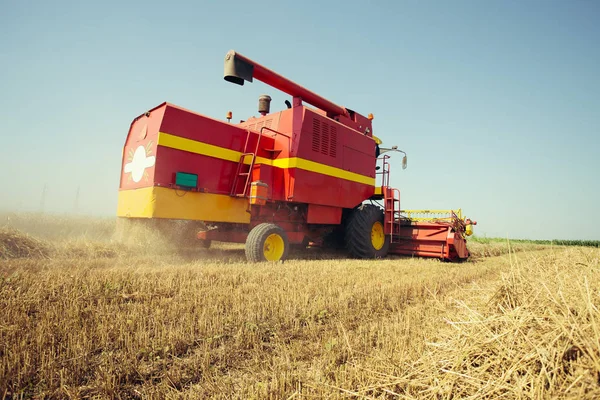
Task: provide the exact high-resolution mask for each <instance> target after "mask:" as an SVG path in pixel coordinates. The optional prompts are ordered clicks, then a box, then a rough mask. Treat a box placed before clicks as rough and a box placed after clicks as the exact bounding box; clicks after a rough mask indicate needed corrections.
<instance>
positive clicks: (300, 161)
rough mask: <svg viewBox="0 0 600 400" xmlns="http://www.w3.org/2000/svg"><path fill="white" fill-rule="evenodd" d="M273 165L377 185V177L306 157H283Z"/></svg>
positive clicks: (273, 162)
mask: <svg viewBox="0 0 600 400" xmlns="http://www.w3.org/2000/svg"><path fill="white" fill-rule="evenodd" d="M272 165H273V166H274V167H277V168H298V169H303V170H305V171H311V172H317V173H319V174H323V175H329V176H333V177H334V178H341V179H346V180H348V181H353V182H358V183H364V184H365V185H372V186H374V185H375V178H371V177H370V176H365V175H360V174H356V173H354V172H350V171H344V170H343V169H340V168H336V167H332V166H330V165H325V164H320V163H317V162H314V161H310V160H305V159H304V158H298V157H293V158H282V159H280V160H272Z"/></svg>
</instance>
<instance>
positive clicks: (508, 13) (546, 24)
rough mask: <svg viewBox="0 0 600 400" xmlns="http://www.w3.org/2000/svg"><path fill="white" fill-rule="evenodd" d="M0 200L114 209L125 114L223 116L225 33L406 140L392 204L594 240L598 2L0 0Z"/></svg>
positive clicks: (248, 109)
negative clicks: (157, 111) (162, 109)
mask: <svg viewBox="0 0 600 400" xmlns="http://www.w3.org/2000/svg"><path fill="white" fill-rule="evenodd" d="M0 9H1V11H0V61H1V62H0V120H1V121H2V128H1V129H2V130H1V132H2V133H1V138H2V141H1V143H0V209H4V210H18V211H38V210H39V209H40V207H41V199H42V192H43V188H44V186H45V185H46V188H47V189H46V195H45V200H44V209H45V211H48V212H59V213H63V212H72V211H73V209H74V207H75V205H74V204H75V199H76V193H77V189H78V188H80V189H79V191H80V194H79V203H78V210H79V212H81V213H86V214H91V215H114V214H115V211H116V199H117V189H118V185H119V174H120V157H121V148H122V146H123V143H124V140H125V137H126V135H127V130H128V128H129V124H130V123H131V120H132V119H133V118H134V117H136V116H137V115H139V114H141V113H143V112H144V111H146V110H147V109H150V108H152V107H154V106H156V105H158V104H160V103H161V102H163V101H169V102H172V103H175V104H177V105H180V106H182V107H185V108H188V109H192V110H194V111H197V112H200V113H202V114H205V115H208V116H212V117H216V118H224V117H225V113H226V112H227V111H228V110H233V112H234V120H239V119H246V118H247V117H248V116H250V115H254V114H256V104H257V98H258V96H259V95H260V94H263V93H267V94H270V95H271V96H272V97H273V103H272V109H273V110H278V109H282V108H284V107H285V106H284V104H283V102H284V100H286V99H288V98H289V97H288V96H287V95H284V94H283V93H280V92H277V91H275V90H274V89H271V88H269V87H267V86H265V85H264V84H262V83H260V82H255V83H253V84H247V85H245V86H243V87H239V86H235V85H232V84H229V83H227V82H225V81H224V80H223V78H222V76H223V59H224V56H225V54H226V52H227V51H228V50H230V49H235V50H237V51H239V52H240V53H242V54H244V55H246V56H248V57H250V58H252V59H254V60H256V61H258V62H260V63H262V64H263V65H266V66H267V67H269V68H271V69H273V70H275V71H277V72H279V73H281V74H282V75H284V76H287V77H289V78H290V79H292V80H294V81H296V82H298V83H300V84H302V85H304V86H306V87H308V88H309V89H312V90H314V91H316V92H317V93H319V94H321V95H323V96H325V97H327V98H329V99H331V100H332V101H334V102H336V103H338V104H342V105H345V106H347V107H349V108H352V109H354V110H356V111H358V112H360V113H362V114H368V113H374V114H375V120H374V133H375V134H376V135H377V136H379V137H380V138H382V139H383V141H384V144H385V145H398V146H399V147H400V148H401V149H403V150H405V151H406V152H407V153H408V160H409V166H408V169H406V170H404V171H402V170H401V168H400V157H397V159H396V162H395V164H394V165H393V177H392V184H393V185H394V186H396V187H399V188H400V190H401V192H402V207H403V208H459V207H462V208H463V211H464V212H465V213H466V214H467V215H468V216H471V217H472V218H474V219H476V220H478V222H479V225H478V227H477V229H476V233H478V234H481V235H487V236H501V237H506V236H509V237H513V238H538V239H551V238H564V239H600V211H599V209H598V207H597V206H598V205H600V179H599V175H600V157H599V156H598V152H599V151H600V72H599V71H600V23H598V21H600V2H599V1H595V0H568V1H567V0H564V1H555V0H527V1H522V0H518V1H516V0H515V1H511V0H497V1H491V0H490V1H480V0H473V1H462V0H452V1H446V0H439V1H433V0H431V1H389V2H385V1H373V2H371V4H369V2H366V1H314V2H313V1H269V2H260V1H226V2H217V1H210V2H209V1H185V2H176V1H171V2H169V1H160V2H154V1H148V0H145V1H139V2H135V1H72V2H64V1H54V2H50V1H17V0H0Z"/></svg>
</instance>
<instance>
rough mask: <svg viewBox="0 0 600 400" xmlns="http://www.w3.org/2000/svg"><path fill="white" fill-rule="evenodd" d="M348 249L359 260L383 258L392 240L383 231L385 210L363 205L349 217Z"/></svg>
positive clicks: (347, 226) (346, 240)
mask: <svg viewBox="0 0 600 400" xmlns="http://www.w3.org/2000/svg"><path fill="white" fill-rule="evenodd" d="M345 242H346V249H347V250H348V251H349V252H350V254H351V255H352V256H353V257H357V258H382V257H385V256H386V255H387V253H388V250H389V248H390V238H389V236H387V235H385V233H384V229H383V210H381V209H380V208H379V207H377V206H374V205H372V204H362V205H360V206H359V207H357V208H355V209H354V210H353V211H352V213H351V214H350V216H349V217H348V223H347V225H346V233H345Z"/></svg>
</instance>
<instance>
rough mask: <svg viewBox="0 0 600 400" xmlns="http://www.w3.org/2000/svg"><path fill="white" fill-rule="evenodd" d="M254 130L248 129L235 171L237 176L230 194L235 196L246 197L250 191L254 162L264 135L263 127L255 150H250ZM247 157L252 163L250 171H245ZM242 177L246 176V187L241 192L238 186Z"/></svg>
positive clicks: (249, 167)
mask: <svg viewBox="0 0 600 400" xmlns="http://www.w3.org/2000/svg"><path fill="white" fill-rule="evenodd" d="M252 133H253V132H252V131H251V130H249V129H248V130H247V133H246V143H245V144H244V152H243V153H242V154H241V155H240V160H239V161H238V166H237V169H236V171H235V177H234V178H233V184H232V185H231V193H230V196H234V197H246V192H247V191H248V185H249V184H250V179H251V176H252V169H253V168H254V163H255V162H256V153H258V148H259V146H260V138H261V137H262V129H261V130H260V132H259V133H258V139H257V140H256V148H255V149H254V152H249V151H248V143H249V142H250V135H251V134H252ZM246 157H251V158H250V165H249V166H248V171H244V165H245V164H246ZM240 177H245V181H244V188H243V189H242V191H241V192H237V190H236V189H237V186H238V183H239V181H240Z"/></svg>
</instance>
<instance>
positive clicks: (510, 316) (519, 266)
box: [0, 239, 600, 399]
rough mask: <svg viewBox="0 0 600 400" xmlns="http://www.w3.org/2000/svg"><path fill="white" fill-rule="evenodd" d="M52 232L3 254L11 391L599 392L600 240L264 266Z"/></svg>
mask: <svg viewBox="0 0 600 400" xmlns="http://www.w3.org/2000/svg"><path fill="white" fill-rule="evenodd" d="M39 243H41V245H42V246H43V247H44V248H46V249H50V250H49V251H48V252H47V253H46V255H45V256H44V257H43V258H40V257H37V258H35V257H32V256H28V257H21V258H10V259H5V260H4V261H0V310H1V312H2V316H3V318H2V320H0V388H1V389H2V392H1V394H2V395H5V396H8V397H9V398H17V397H24V398H27V397H37V398H43V397H45V398H83V397H94V398H157V399H158V398H190V399H191V398H207V397H210V398H289V397H294V398H323V397H327V398H331V397H333V398H340V397H352V396H357V397H360V398H394V397H401V398H452V397H455V398H462V397H469V396H471V397H474V398H482V397H488V398H495V397H499V396H504V397H508V398H546V397H581V396H588V397H590V398H592V396H593V395H597V394H598V393H599V392H598V382H597V379H598V378H597V374H598V371H600V365H599V364H598V358H599V356H598V353H597V347H598V340H599V339H600V336H599V335H598V334H597V333H596V332H599V331H600V329H599V328H600V326H598V322H597V321H598V317H599V316H598V315H597V309H596V308H595V307H596V306H597V304H598V297H599V296H600V294H599V293H598V290H597V288H596V287H595V286H594V284H595V282H597V281H598V278H600V277H599V276H597V274H598V259H599V252H598V250H589V249H588V250H580V249H578V248H572V249H564V248H546V249H544V250H541V251H528V250H531V249H533V248H534V247H530V248H527V249H525V248H521V249H520V250H522V251H521V252H519V253H516V254H513V253H506V252H507V251H508V249H509V248H508V247H505V248H504V250H503V251H504V252H505V253H506V254H504V255H501V256H497V257H483V256H485V255H487V254H486V253H485V251H489V252H490V253H489V254H491V252H492V251H494V252H498V253H499V252H501V250H496V249H495V248H494V250H489V248H481V249H479V250H478V251H479V257H475V260H474V261H470V262H467V263H462V264H450V263H442V262H439V261H436V260H423V259H411V258H391V259H386V260H372V261H358V260H347V259H343V258H340V255H339V254H336V253H328V252H323V251H319V250H315V249H308V250H307V251H306V252H302V253H297V254H295V255H294V258H295V259H293V260H290V261H288V262H285V263H283V264H269V263H265V264H248V263H246V262H244V261H243V260H244V256H243V249H242V248H241V247H240V246H236V245H226V246H223V245H220V246H217V248H215V249H209V250H198V249H187V250H186V251H184V252H177V253H174V252H172V249H170V250H169V252H167V253H164V252H161V251H157V248H158V246H156V244H155V245H153V246H151V247H150V248H148V247H143V246H130V247H123V246H122V245H119V244H115V243H110V242H106V241H105V242H103V243H98V242H95V241H91V240H88V239H85V240H84V239H78V240H74V241H73V240H62V241H60V242H39ZM495 246H496V245H495Z"/></svg>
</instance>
